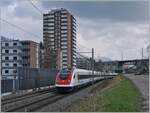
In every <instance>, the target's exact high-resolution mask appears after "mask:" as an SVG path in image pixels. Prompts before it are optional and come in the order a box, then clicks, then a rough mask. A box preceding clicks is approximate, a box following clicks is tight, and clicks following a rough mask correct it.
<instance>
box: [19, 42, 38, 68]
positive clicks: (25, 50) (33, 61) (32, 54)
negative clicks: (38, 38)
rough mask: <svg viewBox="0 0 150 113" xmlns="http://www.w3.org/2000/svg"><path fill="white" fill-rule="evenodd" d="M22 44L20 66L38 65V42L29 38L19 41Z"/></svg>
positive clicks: (34, 66)
mask: <svg viewBox="0 0 150 113" xmlns="http://www.w3.org/2000/svg"><path fill="white" fill-rule="evenodd" d="M20 42H21V44H22V47H21V50H22V66H23V67H30V68H37V67H38V43H37V42H34V41H31V40H23V41H20Z"/></svg>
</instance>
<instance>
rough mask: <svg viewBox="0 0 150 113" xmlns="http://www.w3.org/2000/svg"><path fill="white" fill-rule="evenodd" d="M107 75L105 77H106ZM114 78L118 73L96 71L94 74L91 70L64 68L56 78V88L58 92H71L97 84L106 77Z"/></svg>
mask: <svg viewBox="0 0 150 113" xmlns="http://www.w3.org/2000/svg"><path fill="white" fill-rule="evenodd" d="M104 75H105V76H104ZM106 75H107V77H108V78H112V76H114V75H117V73H103V72H99V71H94V74H93V73H92V71H91V70H85V69H78V68H75V67H74V68H72V69H68V68H64V69H62V70H60V71H59V72H58V74H57V76H56V80H55V87H56V89H57V91H58V92H60V93H63V92H70V91H73V90H75V89H78V88H80V87H82V86H86V85H87V84H91V83H92V82H96V81H99V80H102V79H105V77H106Z"/></svg>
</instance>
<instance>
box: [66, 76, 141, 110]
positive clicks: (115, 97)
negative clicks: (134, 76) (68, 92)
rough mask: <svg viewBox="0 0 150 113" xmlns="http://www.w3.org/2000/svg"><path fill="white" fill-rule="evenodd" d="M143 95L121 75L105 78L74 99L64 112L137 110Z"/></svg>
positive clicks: (139, 108)
mask: <svg viewBox="0 0 150 113" xmlns="http://www.w3.org/2000/svg"><path fill="white" fill-rule="evenodd" d="M142 101H143V97H142V95H141V93H140V92H139V90H138V88H137V87H136V86H135V85H134V83H133V82H132V81H131V80H129V79H127V78H126V77H124V76H122V75H118V76H116V77H114V78H113V79H109V80H106V81H105V82H103V83H102V84H99V85H97V86H96V87H94V88H93V89H92V90H90V91H89V95H87V96H86V97H84V98H82V99H80V100H77V101H75V102H74V103H72V104H71V105H69V106H68V107H66V108H65V109H64V111H65V112H70V111H72V112H137V111H142Z"/></svg>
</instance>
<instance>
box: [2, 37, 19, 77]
mask: <svg viewBox="0 0 150 113" xmlns="http://www.w3.org/2000/svg"><path fill="white" fill-rule="evenodd" d="M21 54H22V51H21V43H20V41H19V40H12V39H7V38H5V39H2V40H1V57H2V58H1V68H2V78H9V79H13V78H14V77H15V76H17V68H18V67H22V58H21Z"/></svg>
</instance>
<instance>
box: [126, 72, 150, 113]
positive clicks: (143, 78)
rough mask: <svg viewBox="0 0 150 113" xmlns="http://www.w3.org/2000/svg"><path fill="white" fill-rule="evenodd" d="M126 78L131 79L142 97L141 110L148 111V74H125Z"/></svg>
mask: <svg viewBox="0 0 150 113" xmlns="http://www.w3.org/2000/svg"><path fill="white" fill-rule="evenodd" d="M125 76H126V77H127V78H129V79H130V80H132V81H133V83H134V84H135V85H136V86H137V87H138V89H139V90H140V92H141V94H142V95H143V97H144V100H145V101H144V103H143V110H144V111H149V76H148V75H133V74H126V75H125Z"/></svg>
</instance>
